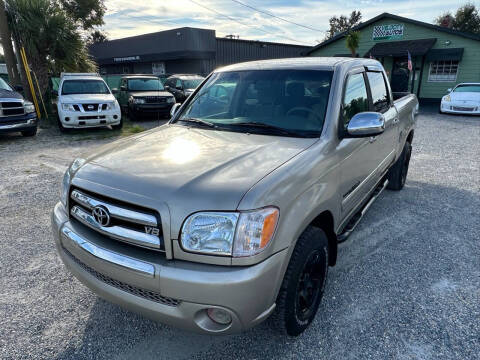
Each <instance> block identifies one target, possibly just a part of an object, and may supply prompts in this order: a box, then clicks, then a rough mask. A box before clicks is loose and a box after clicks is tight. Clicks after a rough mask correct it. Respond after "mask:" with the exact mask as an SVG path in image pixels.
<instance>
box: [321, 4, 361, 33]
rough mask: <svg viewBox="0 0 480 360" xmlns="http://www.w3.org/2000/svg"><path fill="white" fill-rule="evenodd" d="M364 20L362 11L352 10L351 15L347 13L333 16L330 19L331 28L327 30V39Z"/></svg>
mask: <svg viewBox="0 0 480 360" xmlns="http://www.w3.org/2000/svg"><path fill="white" fill-rule="evenodd" d="M361 20H362V13H361V12H360V11H355V10H354V11H352V13H351V14H350V16H349V17H347V16H345V15H340V16H338V17H337V16H333V17H331V18H330V20H329V24H330V29H329V30H328V31H327V35H326V37H325V40H328V39H330V38H332V37H334V36H335V35H337V34H339V33H342V32H345V31H348V30H350V29H351V28H353V27H354V26H356V25H358V24H360V22H361Z"/></svg>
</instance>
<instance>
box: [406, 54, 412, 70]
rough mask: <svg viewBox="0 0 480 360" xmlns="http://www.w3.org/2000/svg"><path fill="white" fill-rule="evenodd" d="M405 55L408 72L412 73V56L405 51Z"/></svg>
mask: <svg viewBox="0 0 480 360" xmlns="http://www.w3.org/2000/svg"><path fill="white" fill-rule="evenodd" d="M407 53H408V70H409V71H412V70H413V65H412V56H411V55H410V51H407Z"/></svg>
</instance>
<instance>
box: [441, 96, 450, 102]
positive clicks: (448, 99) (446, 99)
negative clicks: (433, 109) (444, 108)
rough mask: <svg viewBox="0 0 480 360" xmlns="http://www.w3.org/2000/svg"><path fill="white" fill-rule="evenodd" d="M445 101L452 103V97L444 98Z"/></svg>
mask: <svg viewBox="0 0 480 360" xmlns="http://www.w3.org/2000/svg"><path fill="white" fill-rule="evenodd" d="M443 101H445V102H450V101H452V98H451V97H450V95H446V96H444V97H443Z"/></svg>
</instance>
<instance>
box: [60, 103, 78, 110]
mask: <svg viewBox="0 0 480 360" xmlns="http://www.w3.org/2000/svg"><path fill="white" fill-rule="evenodd" d="M62 110H64V111H75V109H74V108H73V104H62Z"/></svg>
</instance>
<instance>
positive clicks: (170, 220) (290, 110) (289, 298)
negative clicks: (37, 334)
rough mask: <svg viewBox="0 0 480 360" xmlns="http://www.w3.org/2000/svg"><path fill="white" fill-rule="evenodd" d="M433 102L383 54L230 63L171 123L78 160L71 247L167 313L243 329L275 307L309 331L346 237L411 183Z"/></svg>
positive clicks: (155, 311)
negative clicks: (406, 83)
mask: <svg viewBox="0 0 480 360" xmlns="http://www.w3.org/2000/svg"><path fill="white" fill-rule="evenodd" d="M219 86H221V87H224V88H226V89H230V91H228V95H224V94H225V92H224V91H223V90H222V91H221V92H220V94H221V97H222V99H221V100H220V99H215V98H214V96H212V94H211V89H214V91H213V93H214V94H216V92H217V90H218V87H219ZM215 88H216V89H215ZM224 96H227V98H224ZM212 103H213V105H212ZM220 103H221V104H222V106H219V104H220ZM417 104H418V101H417V98H416V96H415V95H413V94H410V95H407V96H405V97H403V98H401V99H398V100H396V101H394V100H393V97H392V92H391V89H390V86H389V82H388V81H387V76H386V73H385V71H384V69H383V67H382V65H381V64H380V63H379V62H378V61H376V60H372V59H360V58H353V59H346V58H342V59H336V58H304V59H285V60H270V61H259V62H249V63H244V64H236V65H231V66H227V67H225V68H223V69H219V70H216V71H214V72H213V73H212V74H211V75H210V76H209V78H208V79H207V80H206V82H205V83H203V85H202V86H201V87H200V88H199V89H198V91H197V92H196V93H195V95H193V96H190V97H189V98H188V99H187V101H186V102H185V103H184V104H183V105H181V106H180V107H179V105H178V104H176V105H175V108H174V109H175V115H174V117H173V119H171V120H170V122H169V123H168V124H166V125H163V126H160V127H158V128H156V129H154V130H152V131H150V132H149V133H143V134H141V135H138V136H134V137H130V138H128V139H123V140H120V141H118V142H116V143H112V144H109V145H106V146H104V147H103V148H101V149H99V150H97V151H95V152H93V153H92V154H91V155H89V156H86V157H83V158H78V159H76V160H75V161H74V162H73V163H72V165H71V166H70V168H69V169H68V171H67V172H66V173H65V176H64V179H63V190H62V195H61V201H60V202H59V203H58V204H57V205H56V206H55V208H54V210H53V214H52V226H53V233H54V236H55V243H56V247H57V250H58V253H59V254H60V257H61V259H62V260H63V262H64V263H65V265H66V266H67V268H68V269H70V271H71V272H72V273H73V274H74V275H75V276H76V277H77V278H79V279H80V280H81V281H82V282H83V283H84V284H86V285H87V286H88V287H90V288H91V289H92V290H93V291H95V292H97V293H98V294H99V295H101V296H103V297H104V298H106V299H108V300H110V301H113V302H115V303H117V304H121V305H123V306H125V307H126V308H128V309H131V310H134V311H138V312H140V313H142V314H144V315H147V316H149V317H152V318H154V319H157V320H159V321H162V322H165V323H168V324H171V325H174V326H178V327H182V328H185V329H188V330H192V331H197V332H202V333H208V334H228V333H235V332H239V331H242V330H245V329H247V328H250V327H252V326H254V325H257V324H259V323H260V322H262V321H263V320H265V319H266V318H268V317H269V316H270V315H273V319H272V324H276V329H278V330H280V331H283V332H284V333H287V334H289V335H293V336H295V335H299V334H300V333H301V332H302V331H304V330H305V329H306V328H307V326H308V325H309V324H310V323H311V322H312V320H313V319H314V317H315V314H316V312H317V309H318V306H319V303H320V299H321V297H322V293H323V290H324V285H325V281H326V278H327V273H328V267H329V266H333V265H335V262H336V258H337V244H338V242H340V241H343V240H345V239H346V238H347V237H348V235H349V234H350V233H351V232H352V231H353V230H354V228H355V226H356V225H357V224H358V222H359V221H360V219H361V218H362V216H363V214H364V213H365V212H366V210H367V209H368V208H369V206H370V205H371V204H372V202H373V201H374V200H375V199H376V198H377V197H378V195H379V194H380V192H381V191H382V190H383V189H385V188H389V189H393V190H400V189H402V188H403V186H404V184H405V180H406V177H407V172H408V165H409V161H410V155H411V152H412V140H413V134H414V125H415V107H416V105H417Z"/></svg>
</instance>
